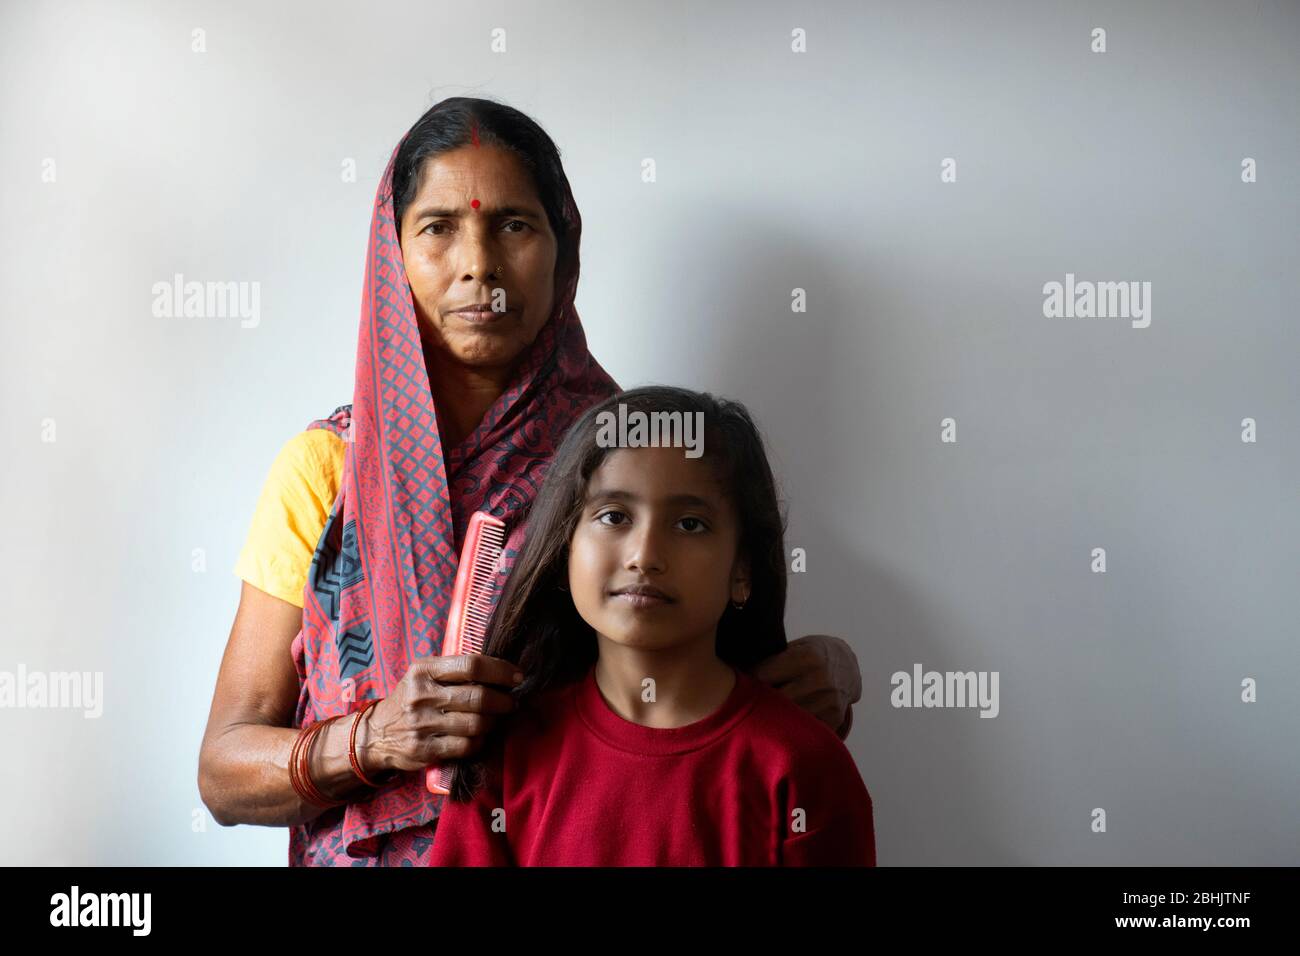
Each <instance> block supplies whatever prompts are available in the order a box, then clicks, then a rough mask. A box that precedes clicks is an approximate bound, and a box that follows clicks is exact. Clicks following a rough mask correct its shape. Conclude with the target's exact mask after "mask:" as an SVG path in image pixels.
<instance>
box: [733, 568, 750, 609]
mask: <svg viewBox="0 0 1300 956" xmlns="http://www.w3.org/2000/svg"><path fill="white" fill-rule="evenodd" d="M749 587H750V585H749V561H748V559H746V558H743V557H741V558H737V559H736V563H735V564H734V565H733V566H732V570H731V600H732V601H733V602H734V603H736V604H744V603H745V602H746V601H748V600H749Z"/></svg>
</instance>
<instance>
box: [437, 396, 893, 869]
mask: <svg viewBox="0 0 1300 956" xmlns="http://www.w3.org/2000/svg"><path fill="white" fill-rule="evenodd" d="M620 404H622V405H624V406H626V411H627V415H626V420H627V421H635V419H636V418H637V417H638V416H637V415H636V414H635V413H637V412H642V413H644V414H645V416H646V418H647V419H650V420H656V419H654V418H653V416H654V415H655V413H664V412H668V413H673V412H676V413H680V414H678V415H676V416H673V417H675V418H677V419H678V420H679V421H680V422H682V423H683V424H686V425H688V427H689V425H693V424H694V423H696V422H698V421H699V420H700V419H699V415H698V414H697V413H703V423H704V429H703V434H702V436H700V435H696V436H695V437H694V438H693V439H688V441H690V442H692V443H693V444H694V443H698V442H699V441H700V440H701V438H702V444H703V449H702V450H703V454H702V456H701V455H699V454H698V452H697V451H695V450H693V449H692V448H682V447H609V445H610V444H611V442H610V441H609V438H610V435H611V431H612V430H611V429H610V428H608V427H602V422H606V423H607V420H608V419H609V415H608V414H607V415H604V416H602V413H611V414H612V415H613V416H614V417H615V418H616V419H617V418H620V417H621V416H620V415H619V409H618V406H619V405H620ZM669 420H670V419H669V418H663V417H661V418H660V419H657V421H659V422H667V421H669ZM664 431H666V429H664ZM680 434H684V435H690V434H691V433H690V432H689V431H683V432H681V433H680ZM665 440H666V436H665V437H664V438H661V442H662V441H665ZM636 443H638V442H637V441H636V439H635V437H634V438H633V439H632V440H630V441H629V442H628V445H629V446H631V445H633V444H636ZM696 447H698V445H696ZM688 452H689V453H690V454H689V455H688ZM528 522H529V523H528V532H527V535H526V536H525V541H524V545H523V547H522V549H521V551H520V554H519V557H518V560H517V561H516V563H515V566H514V569H513V571H512V573H511V575H510V578H509V579H508V581H507V582H506V585H505V587H504V590H503V592H502V594H501V598H500V601H499V602H498V604H497V608H496V611H495V613H494V614H493V618H492V622H491V625H490V627H489V630H488V635H487V640H486V644H485V647H484V653H486V654H488V655H491V656H494V657H500V658H503V659H505V660H508V661H511V662H512V663H515V664H517V665H519V668H520V670H522V671H523V673H524V674H525V680H524V682H523V683H522V684H521V685H520V686H519V687H518V688H517V689H516V691H515V694H516V696H517V697H518V698H519V701H520V708H519V710H518V711H517V712H516V713H515V714H513V715H512V716H511V717H509V718H508V719H507V722H506V723H505V724H504V725H503V726H502V727H500V728H499V729H500V730H501V731H504V733H500V732H497V733H493V734H490V735H489V736H488V738H487V740H486V741H485V745H484V748H483V750H482V751H481V752H480V753H479V754H478V755H477V759H474V758H470V759H467V760H466V761H464V762H462V763H460V764H459V765H458V766H457V769H456V772H455V774H454V778H453V782H452V786H451V791H452V793H451V796H450V797H449V798H447V799H446V800H445V801H444V803H443V807H442V813H441V816H440V817H439V819H438V824H437V828H436V830H435V834H434V847H433V856H432V862H433V864H434V865H437V866H465V865H486V866H502V865H523V866H768V865H779V866H810V865H813V866H816V865H823V866H825V865H829V866H841V865H867V866H874V865H875V834H874V829H873V822H872V809H871V797H870V795H869V794H868V792H867V788H866V787H865V786H864V785H863V782H862V778H861V777H860V775H859V774H858V770H857V767H856V766H855V764H854V762H853V758H852V756H851V755H850V754H849V752H848V750H847V748H845V746H844V744H843V743H841V742H840V740H839V738H837V737H836V736H835V734H834V733H833V732H832V731H831V730H830V729H829V728H828V727H826V726H825V725H824V724H822V723H821V721H819V720H818V719H817V718H816V717H814V716H812V715H811V714H808V713H806V712H805V711H804V710H802V709H801V708H800V707H799V706H798V705H796V704H795V703H794V702H793V701H792V700H790V699H789V698H787V697H786V696H784V695H783V694H782V693H781V692H780V691H778V690H775V689H773V688H771V687H769V686H767V685H766V684H764V683H762V682H761V681H759V680H757V679H756V678H753V677H751V676H750V675H749V674H748V673H747V670H749V669H750V668H752V667H753V666H754V665H755V664H757V663H758V662H759V661H761V660H763V659H764V658H766V657H768V656H770V655H772V654H776V653H778V652H780V651H781V650H782V649H783V648H784V647H785V644H786V638H785V629H784V623H783V619H784V614H785V590H786V578H785V547H784V543H783V532H784V524H785V522H784V519H783V517H782V515H781V513H780V511H779V508H778V503H777V496H776V488H775V483H774V481H773V478H772V472H771V469H770V468H769V466H768V462H767V457H766V454H765V453H764V450H763V443H762V439H761V438H760V437H759V434H758V431H757V429H756V427H755V426H754V423H753V421H752V420H751V418H750V416H749V413H748V412H747V411H746V410H745V408H744V407H743V406H742V405H740V404H738V403H734V402H728V401H725V400H717V399H714V398H713V397H712V396H710V395H707V394H700V393H697V392H691V391H687V390H685V389H678V388H667V387H648V388H639V389H635V390H632V391H629V392H624V393H622V394H619V395H615V396H613V397H612V398H609V399H607V400H606V401H604V402H603V403H601V404H600V405H597V406H595V407H593V408H591V409H589V410H588V411H587V413H586V414H585V415H583V417H582V418H581V419H579V420H578V421H577V422H576V423H575V424H574V425H573V427H572V428H571V429H570V431H569V432H568V434H567V435H566V436H565V439H564V441H563V443H562V444H561V446H560V448H559V450H558V451H557V452H556V454H555V457H554V458H553V459H552V461H551V464H550V467H549V470H548V473H547V475H546V479H545V481H544V483H543V485H542V488H541V490H540V492H539V493H538V495H537V498H536V499H535V501H534V503H533V507H532V511H531V514H530V516H529V518H528Z"/></svg>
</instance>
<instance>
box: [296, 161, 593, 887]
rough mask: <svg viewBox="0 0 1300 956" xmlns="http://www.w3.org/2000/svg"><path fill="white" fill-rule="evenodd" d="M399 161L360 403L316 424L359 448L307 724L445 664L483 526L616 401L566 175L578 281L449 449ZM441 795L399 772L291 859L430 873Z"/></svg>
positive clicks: (349, 464)
mask: <svg viewBox="0 0 1300 956" xmlns="http://www.w3.org/2000/svg"><path fill="white" fill-rule="evenodd" d="M400 149H401V144H400V143H399V144H398V147H397V149H396V150H394V151H393V155H392V157H391V158H390V159H389V162H388V167H387V169H386V170H385V171H384V176H383V180H382V181H381V182H380V185H379V189H378V191H377V193H376V195H375V205H374V213H373V216H372V218H371V222H370V243H369V247H368V249H367V255H366V281H365V289H364V292H363V294H362V299H361V328H360V334H359V336H358V339H357V365H356V380H355V383H354V388H353V401H352V404H351V405H343V406H341V407H339V408H338V409H336V410H335V412H334V413H333V414H332V415H330V416H329V417H328V418H323V419H319V420H317V421H314V422H312V423H310V424H309V425H308V426H307V427H308V428H324V429H328V430H330V431H332V432H334V433H335V434H337V435H339V436H340V437H341V438H343V439H344V441H345V442H347V446H346V451H345V454H344V460H343V481H342V486H341V489H340V491H339V495H338V498H337V500H336V501H335V503H334V507H333V510H332V511H331V512H330V516H329V519H328V521H327V523H326V526H325V530H324V532H323V533H322V534H321V538H320V542H319V543H318V544H317V546H316V552H315V555H314V556H313V558H312V565H311V570H310V572H309V574H308V578H307V584H306V587H305V588H304V592H303V598H304V602H303V603H304V606H303V618H302V629H301V631H299V633H298V635H297V637H295V638H294V642H293V657H294V663H295V666H296V667H297V670H298V678H299V684H300V692H299V697H298V707H297V711H296V714H295V718H294V726H295V727H306V726H309V725H310V724H312V723H314V722H317V721H320V720H324V719H327V718H329V717H332V716H335V715H338V714H347V713H351V712H353V711H356V710H358V709H360V708H361V707H363V706H365V705H366V703H367V702H368V701H371V700H374V699H377V698H383V697H386V696H388V695H389V694H390V693H392V692H393V690H394V689H395V688H396V687H397V684H398V683H399V682H400V681H401V679H402V676H403V675H404V674H405V673H406V671H407V669H408V668H409V667H410V664H411V662H412V661H413V660H414V659H415V658H417V657H426V656H431V655H437V654H438V653H439V652H440V650H441V646H442V637H443V629H444V627H445V624H446V617H447V610H448V606H449V604H450V602H451V593H452V586H453V584H454V582H455V578H456V566H457V563H458V558H459V554H460V547H461V542H462V540H463V537H464V533H465V528H466V526H467V524H468V521H469V517H470V515H471V514H472V513H473V512H475V511H480V510H482V511H488V512H491V513H492V514H494V515H496V516H498V517H501V518H505V519H506V520H507V521H509V518H510V516H511V515H512V514H513V513H515V512H517V511H519V510H520V509H521V508H523V507H525V506H526V505H528V504H529V503H531V502H532V500H533V496H534V495H535V493H536V492H537V490H538V488H539V487H540V485H541V482H542V478H543V476H544V475H545V472H546V468H547V466H548V465H549V463H550V459H551V456H552V455H553V454H554V452H555V449H556V448H557V447H558V446H559V444H560V441H561V439H562V438H563V436H564V433H565V431H566V430H567V429H568V427H569V425H570V424H571V423H572V422H573V421H575V420H576V419H577V418H578V417H579V416H581V414H582V413H583V412H584V411H585V410H586V409H587V408H589V407H590V406H591V405H593V404H596V403H597V402H599V401H601V400H602V399H604V398H607V397H608V396H610V395H612V394H615V393H616V392H618V391H619V388H618V385H617V384H616V383H615V382H614V380H613V379H612V378H610V376H609V375H608V374H607V373H606V372H605V370H604V369H602V368H601V367H600V365H599V364H598V363H597V362H596V360H595V359H594V358H593V357H592V355H591V353H590V352H588V351H587V340H586V335H585V334H584V333H583V330H582V324H581V322H580V321H579V319H578V313H577V311H576V309H575V308H574V302H573V300H574V296H575V294H576V292H577V285H578V257H577V255H576V250H577V248H578V240H579V239H580V238H581V230H582V221H581V217H580V216H579V214H578V208H577V204H576V203H575V202H574V199H573V192H572V189H570V187H569V184H568V181H567V179H564V178H563V177H561V181H562V184H563V189H564V193H565V195H564V197H563V198H564V204H565V214H566V219H568V220H569V221H570V222H571V223H572V224H573V229H574V232H573V244H574V245H573V248H574V250H575V254H574V255H573V256H572V257H571V265H570V266H568V267H567V271H568V272H569V274H567V275H559V276H557V277H556V283H555V302H554V307H553V309H552V313H551V316H550V317H549V319H548V321H547V322H546V324H545V325H544V326H543V327H542V329H541V330H540V332H539V333H538V335H537V338H536V339H535V341H534V342H533V344H532V345H531V346H529V347H528V349H527V350H526V351H525V354H524V355H523V357H522V360H521V362H520V364H519V367H518V370H517V372H516V373H515V375H514V377H513V379H512V380H511V381H510V383H509V384H508V385H507V387H506V389H505V391H504V392H503V393H502V394H501V396H500V397H499V398H498V399H497V400H496V403H495V404H494V405H493V406H492V407H491V408H490V409H489V410H488V412H487V414H486V415H485V416H484V417H483V420H482V422H481V423H480V424H479V425H478V427H477V428H476V429H475V430H474V432H473V433H472V434H471V435H470V436H469V437H468V438H466V439H465V441H464V442H462V444H461V445H460V446H458V447H456V448H453V449H447V448H445V447H444V446H443V443H442V439H441V436H440V435H439V429H438V419H437V415H436V414H435V411H434V401H433V395H432V392H431V390H430V385H429V373H428V369H427V368H426V365H425V359H424V351H423V348H422V345H421V338H420V331H419V324H418V323H419V320H418V317H417V315H416V311H415V305H414V301H413V299H412V295H411V289H410V286H409V285H408V283H407V279H406V270H405V268H404V266H403V264H402V250H401V246H400V244H399V242H398V234H397V224H396V223H395V221H394V211H393V195H392V182H393V168H394V165H395V163H396V159H397V154H398V150H400ZM522 533H523V528H522V526H516V527H515V528H514V530H513V531H512V533H511V535H510V539H509V541H508V542H507V547H506V552H505V558H504V561H503V568H502V573H503V574H506V573H508V572H509V569H510V568H511V567H512V566H513V564H514V561H515V558H516V556H517V554H518V551H519V547H520V545H521V544H522ZM443 799H444V798H443V797H441V796H435V795H434V794H431V793H429V792H428V790H427V789H426V788H425V783H424V773H423V771H419V772H411V773H402V774H398V775H397V776H396V777H395V778H394V779H393V780H391V781H390V782H388V783H387V784H385V785H384V786H383V787H381V788H380V789H379V790H378V791H376V792H375V793H374V795H373V796H372V797H370V798H369V799H362V800H360V801H358V802H355V803H349V804H347V805H346V806H343V807H336V808H332V809H330V810H327V811H325V812H324V813H322V814H321V815H320V816H318V817H316V818H315V819H313V820H311V821H309V822H307V823H306V824H304V825H300V826H294V827H292V829H291V834H290V839H289V863H290V865H291V866H383V865H421V864H424V863H426V862H427V860H428V858H429V855H430V852H429V851H430V849H431V847H432V844H433V829H434V825H435V821H436V818H437V817H438V814H439V812H440V811H441V809H442V801H443Z"/></svg>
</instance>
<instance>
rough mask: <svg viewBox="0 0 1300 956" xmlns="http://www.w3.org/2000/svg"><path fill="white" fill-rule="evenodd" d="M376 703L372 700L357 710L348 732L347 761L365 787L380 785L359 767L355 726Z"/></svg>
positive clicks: (357, 725) (358, 724)
mask: <svg viewBox="0 0 1300 956" xmlns="http://www.w3.org/2000/svg"><path fill="white" fill-rule="evenodd" d="M378 705H379V701H378V700H372V701H371V702H370V703H368V704H366V706H364V707H362V708H361V709H360V710H359V711H357V715H356V716H355V717H354V718H352V732H351V733H349V734H348V763H350V764H352V772H353V773H355V774H356V775H357V777H358V778H360V780H361V782H362V783H364V784H365V785H366V786H367V787H375V788H378V787H380V786H381V784H379V783H376V782H375V781H373V780H371V779H370V778H369V777H367V776H366V775H365V772H364V771H363V770H362V769H361V760H360V759H359V758H358V757H357V727H359V726H361V721H362V719H363V718H364V717H365V716H366V714H368V713H369V712H370V711H371V710H373V709H374V708H375V707H377V706H378Z"/></svg>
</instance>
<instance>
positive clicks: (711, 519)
mask: <svg viewBox="0 0 1300 956" xmlns="http://www.w3.org/2000/svg"><path fill="white" fill-rule="evenodd" d="M737 539H738V527H737V517H736V514H735V510H734V507H733V506H732V504H731V502H730V500H729V499H728V498H726V497H725V496H724V494H723V489H722V488H721V487H720V486H719V485H718V484H717V481H716V479H715V478H714V476H713V470H712V467H711V466H710V465H708V464H707V463H706V462H705V461H704V459H701V458H687V457H686V455H685V450H684V449H681V448H624V449H620V450H618V451H613V452H610V453H609V454H608V455H607V456H606V457H605V460H604V461H603V462H602V463H601V466H600V467H599V468H597V469H596V471H595V473H594V474H593V475H592V476H591V480H590V481H589V482H588V488H587V497H586V501H585V502H584V503H583V506H582V512H581V514H580V515H579V517H578V524H577V527H576V528H575V529H574V533H573V538H572V540H571V541H570V543H569V590H570V592H571V593H572V596H573V603H574V606H575V607H576V608H577V610H578V614H579V615H581V617H582V619H583V620H584V621H586V622H587V623H588V624H590V625H591V626H592V628H593V629H594V630H595V631H596V633H597V634H599V635H600V636H601V639H602V640H610V641H613V642H615V643H617V644H622V645H625V646H628V647H636V648H640V649H643V650H665V649H667V648H670V647H680V646H682V645H685V644H687V643H690V642H696V641H698V642H707V646H708V647H709V648H710V649H712V648H713V646H714V641H715V638H716V636H717V626H718V620H719V619H720V618H721V617H722V613H723V611H725V610H726V608H727V601H728V600H734V601H744V600H746V599H747V597H748V595H749V585H748V583H747V582H748V578H747V574H746V569H745V566H744V563H743V561H741V560H740V559H739V558H738V557H737V548H736V543H737ZM641 584H648V585H650V586H652V587H655V588H658V589H659V590H661V591H663V592H664V593H666V594H667V595H668V597H669V598H670V600H669V601H668V602H665V603H656V604H653V605H648V606H637V604H636V603H634V602H633V601H631V600H629V599H628V598H626V597H620V596H617V595H616V594H615V593H614V592H615V591H618V590H619V589H621V588H625V587H629V586H635V585H641Z"/></svg>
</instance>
